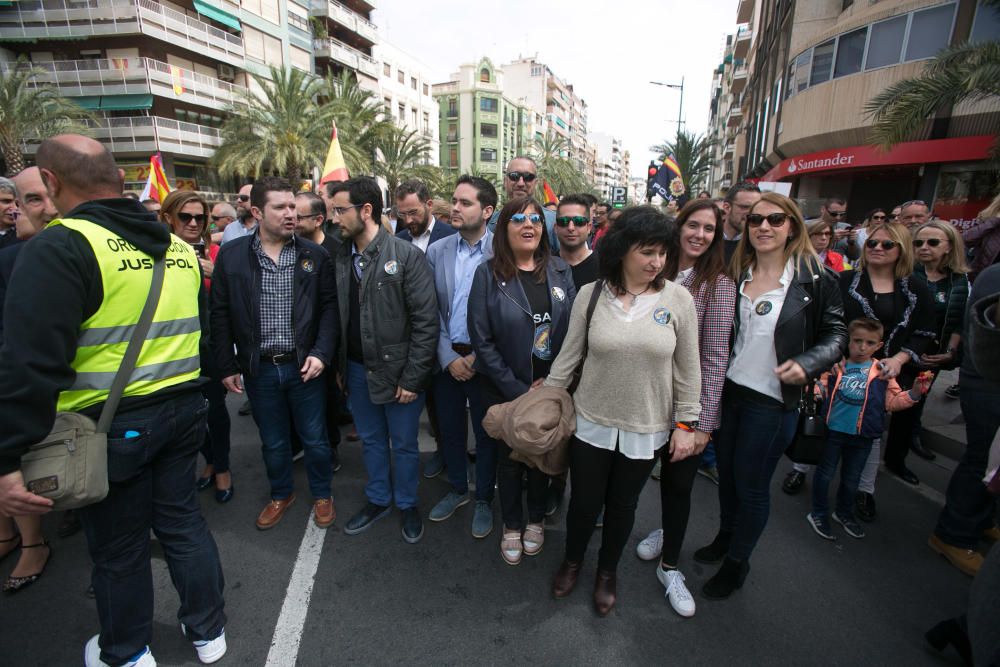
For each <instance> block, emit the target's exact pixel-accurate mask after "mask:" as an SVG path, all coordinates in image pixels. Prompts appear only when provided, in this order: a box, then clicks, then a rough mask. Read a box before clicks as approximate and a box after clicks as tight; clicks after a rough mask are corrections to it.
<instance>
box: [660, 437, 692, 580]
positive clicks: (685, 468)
mask: <svg viewBox="0 0 1000 667" xmlns="http://www.w3.org/2000/svg"><path fill="white" fill-rule="evenodd" d="M659 455H660V461H661V465H660V516H661V520H662V524H663V557H662V560H663V562H664V563H666V564H667V565H670V566H672V567H677V561H678V559H679V558H680V555H681V544H682V543H683V542H684V533H685V532H686V531H687V525H688V517H689V516H690V514H691V489H692V487H694V478H695V476H696V475H697V474H698V466H699V464H700V463H701V455H700V454H696V455H694V456H689V457H687V458H686V459H681V460H680V461H676V462H674V463H671V462H670V447H668V446H666V445H664V446H663V447H661V448H660V451H659Z"/></svg>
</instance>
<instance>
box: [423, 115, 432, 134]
mask: <svg viewBox="0 0 1000 667" xmlns="http://www.w3.org/2000/svg"><path fill="white" fill-rule="evenodd" d="M424 129H425V130H427V131H428V132H430V131H431V115H430V114H429V113H427V112H426V111H425V112H424Z"/></svg>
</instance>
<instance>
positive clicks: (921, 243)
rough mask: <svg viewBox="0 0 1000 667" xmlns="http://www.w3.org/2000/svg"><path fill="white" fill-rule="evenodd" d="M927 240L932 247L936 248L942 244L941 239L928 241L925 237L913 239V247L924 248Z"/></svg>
mask: <svg viewBox="0 0 1000 667" xmlns="http://www.w3.org/2000/svg"><path fill="white" fill-rule="evenodd" d="M925 242H926V243H927V245H928V246H930V247H931V248H936V247H938V246H939V245H941V239H926V241H925V239H913V247H914V248H923V247H924V243H925Z"/></svg>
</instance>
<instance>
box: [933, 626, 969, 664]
mask: <svg viewBox="0 0 1000 667" xmlns="http://www.w3.org/2000/svg"><path fill="white" fill-rule="evenodd" d="M924 638H925V639H926V640H927V643H928V644H930V645H931V646H933V647H934V650H935V651H937V652H938V653H943V652H944V650H945V649H946V648H948V645H949V644H951V645H952V646H954V647H955V651H956V652H957V653H958V655H959V657H961V658H962V662H963V663H965V664H966V665H969V666H970V667H971V665H972V645H971V644H970V643H969V635H968V634H967V633H966V631H965V628H963V627H962V626H961V624H960V623H959V622H958V620H957V619H954V618H949V619H948V620H947V621H941V622H940V623H938V624H937V625H935V626H934V627H933V628H931V629H930V630H928V631H927V632H925V633H924Z"/></svg>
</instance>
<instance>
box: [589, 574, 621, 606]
mask: <svg viewBox="0 0 1000 667" xmlns="http://www.w3.org/2000/svg"><path fill="white" fill-rule="evenodd" d="M617 583H618V580H617V576H616V574H615V573H614V572H608V571H607V570H598V571H597V579H596V580H595V581H594V609H596V610H597V613H598V614H600V615H601V616H607V615H608V612H610V611H611V610H612V609H613V608H614V606H615V600H616V599H617V598H618V592H617V589H618V586H617Z"/></svg>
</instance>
